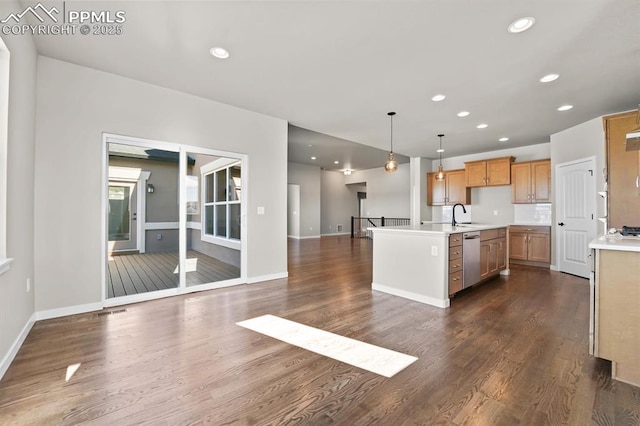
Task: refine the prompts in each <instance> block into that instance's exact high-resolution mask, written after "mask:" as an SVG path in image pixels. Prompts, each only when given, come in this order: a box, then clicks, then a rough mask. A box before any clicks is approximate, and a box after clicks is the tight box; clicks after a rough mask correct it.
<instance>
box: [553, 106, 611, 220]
mask: <svg viewBox="0 0 640 426" xmlns="http://www.w3.org/2000/svg"><path fill="white" fill-rule="evenodd" d="M592 156H593V157H596V170H595V175H596V191H602V190H603V188H604V174H603V172H602V171H603V169H604V168H605V167H606V143H605V140H604V128H603V124H602V117H597V118H594V119H593V120H589V121H586V122H584V123H582V124H578V125H577V126H574V127H571V128H569V129H566V130H563V131H562V132H559V133H556V134H553V135H551V162H552V165H553V167H552V168H551V181H552V182H555V172H556V170H555V166H556V165H558V164H562V163H566V162H568V161H573V160H579V159H582V158H588V157H592ZM554 194H555V192H554ZM596 206H597V207H598V217H600V216H603V215H604V204H603V203H602V202H601V201H600V200H598V202H596Z"/></svg>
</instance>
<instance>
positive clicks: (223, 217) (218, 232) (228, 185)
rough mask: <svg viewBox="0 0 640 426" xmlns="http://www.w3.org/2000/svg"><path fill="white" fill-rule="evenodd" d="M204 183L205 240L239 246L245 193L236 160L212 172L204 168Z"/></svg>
mask: <svg viewBox="0 0 640 426" xmlns="http://www.w3.org/2000/svg"><path fill="white" fill-rule="evenodd" d="M218 161H219V160H218ZM218 161H215V162H214V163H218ZM214 163H212V164H214ZM202 181H203V182H204V188H203V192H204V197H203V199H204V209H203V210H202V224H203V228H202V239H203V240H205V241H209V242H213V243H215V242H216V241H215V240H213V239H224V240H230V241H237V242H239V241H240V226H241V225H240V222H241V208H240V199H241V198H240V194H241V191H242V173H241V167H240V163H239V162H237V161H235V160H234V163H232V164H229V165H225V166H223V167H218V168H215V169H213V170H210V171H206V170H205V168H203V172H202Z"/></svg>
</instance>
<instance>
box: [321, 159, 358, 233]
mask: <svg viewBox="0 0 640 426" xmlns="http://www.w3.org/2000/svg"><path fill="white" fill-rule="evenodd" d="M321 179H322V202H321V217H322V234H323V235H327V234H337V233H338V227H337V225H339V224H340V225H342V231H341V232H340V233H343V234H346V233H350V232H351V216H358V190H360V191H363V190H364V192H366V187H362V186H355V185H346V184H345V182H344V180H345V176H344V174H342V173H340V172H332V171H327V170H323V171H322V176H321Z"/></svg>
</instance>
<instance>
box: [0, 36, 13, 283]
mask: <svg viewBox="0 0 640 426" xmlns="http://www.w3.org/2000/svg"><path fill="white" fill-rule="evenodd" d="M8 125H9V50H7V47H6V46H5V45H4V42H3V41H2V39H0V274H2V273H3V272H6V271H8V270H9V267H10V265H11V262H12V260H13V259H9V258H7V145H8V142H7V139H8V133H7V127H8Z"/></svg>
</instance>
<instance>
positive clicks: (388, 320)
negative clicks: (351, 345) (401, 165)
mask: <svg viewBox="0 0 640 426" xmlns="http://www.w3.org/2000/svg"><path fill="white" fill-rule="evenodd" d="M289 244H290V250H289V252H290V254H289V272H290V278H289V279H284V280H277V281H271V282H267V283H260V284H253V285H249V286H239V287H233V288H227V289H220V290H213V291H207V292H201V293H196V294H189V295H184V296H177V297H173V298H167V299H162V300H156V301H152V302H145V303H141V304H137V305H128V306H126V311H124V312H120V313H113V314H110V315H99V314H97V313H92V314H84V315H76V316H72V317H66V318H61V319H56V320H48V321H39V322H38V323H36V325H35V326H34V327H33V330H32V331H31V333H30V335H29V336H28V338H27V340H26V341H25V343H24V345H23V347H22V349H21V350H20V352H19V353H18V355H17V356H16V359H15V361H14V363H13V365H12V366H11V367H10V368H9V370H8V371H7V373H6V375H5V377H4V378H3V379H2V381H1V382H0V424H3V425H4V424H19V425H22V424H38V425H40V424H42V425H58V424H78V423H91V424H98V425H102V424H104V425H125V424H149V425H182V424H184V425H186V424H201V423H209V424H215V425H222V424H234V425H279V424H312V425H322V424H337V425H345V424H346V425H369V424H380V425H404V424H407V425H413V424H426V425H431V424H442V425H462V424H468V425H517V424H531V425H544V424H549V425H559V424H569V425H589V424H603V425H604V424H607V425H637V424H639V423H640V389H638V388H635V387H632V386H629V385H626V384H624V383H620V382H616V381H614V380H611V379H610V378H609V376H610V363H609V362H607V361H603V360H599V359H594V358H592V357H590V356H589V355H588V350H587V343H588V311H589V310H588V300H589V297H588V283H587V281H586V280H584V279H580V278H576V277H573V276H570V275H565V274H561V273H556V272H552V271H549V270H547V269H538V268H533V267H514V268H513V271H512V275H511V276H510V277H508V278H506V277H499V278H497V279H495V280H494V281H492V282H489V283H487V284H484V285H481V286H479V287H478V288H475V289H471V291H469V292H466V294H464V295H462V296H461V297H458V298H457V299H455V300H453V302H452V305H451V307H450V308H449V309H438V308H434V307H430V306H426V305H423V304H420V303H416V302H412V301H409V300H405V299H401V298H398V297H394V296H390V295H387V294H383V293H378V292H372V291H371V290H370V283H371V247H372V242H371V241H370V240H367V239H354V240H352V239H350V238H348V237H330V238H322V239H319V240H301V241H294V240H292V241H290V243H289ZM425 279H429V277H425ZM115 311H117V308H116V309H115ZM263 314H274V315H278V316H281V317H283V318H287V319H290V320H293V321H298V322H301V323H303V324H307V325H310V326H313V327H319V328H322V329H324V330H327V331H330V332H333V333H337V334H341V335H344V336H347V337H351V338H355V339H358V340H361V341H364V342H368V343H372V344H375V345H379V346H382V347H385V348H389V349H393V350H396V351H400V352H403V353H406V354H410V355H414V356H417V357H419V360H418V361H416V362H414V363H413V364H411V365H410V366H409V367H407V368H406V369H405V370H403V371H401V372H400V373H398V374H397V375H396V376H394V377H392V378H385V377H382V376H378V375H376V374H373V373H370V372H367V371H364V370H360V369H358V368H355V367H352V366H349V365H346V364H342V363H340V362H338V361H334V360H332V359H329V358H325V357H322V356H320V355H317V354H314V353H311V352H308V351H305V350H303V349H300V348H297V347H293V346H290V345H287V344H286V343H283V342H280V341H277V340H274V339H272V338H269V337H266V336H263V335H260V334H258V333H255V332H252V331H250V330H246V329H243V328H241V327H238V326H236V325H235V323H236V322H237V321H240V320H244V319H248V318H253V317H255V316H259V315H263ZM74 363H82V364H81V366H80V368H79V369H78V371H77V373H76V374H75V375H74V376H73V377H72V378H71V379H70V380H69V381H68V382H65V371H66V368H67V366H68V365H70V364H74Z"/></svg>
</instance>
